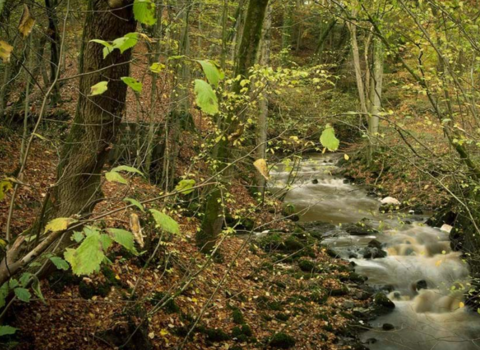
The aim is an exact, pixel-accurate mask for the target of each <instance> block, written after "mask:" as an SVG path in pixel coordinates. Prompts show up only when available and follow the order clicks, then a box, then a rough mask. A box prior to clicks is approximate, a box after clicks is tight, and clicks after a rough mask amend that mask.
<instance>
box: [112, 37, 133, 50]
mask: <svg viewBox="0 0 480 350" xmlns="http://www.w3.org/2000/svg"><path fill="white" fill-rule="evenodd" d="M137 42H138V34H137V33H128V34H125V35H124V36H122V37H121V38H117V39H115V40H114V41H113V48H114V49H119V50H120V53H124V52H125V51H127V50H128V49H131V48H132V47H134V46H135V45H137Z"/></svg>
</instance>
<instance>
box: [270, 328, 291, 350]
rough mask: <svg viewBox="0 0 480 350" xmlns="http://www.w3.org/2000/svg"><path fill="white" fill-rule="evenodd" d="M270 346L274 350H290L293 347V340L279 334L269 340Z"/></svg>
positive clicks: (281, 333) (289, 336)
mask: <svg viewBox="0 0 480 350" xmlns="http://www.w3.org/2000/svg"><path fill="white" fill-rule="evenodd" d="M269 343H270V346H271V347H273V348H276V349H290V348H293V347H294V346H295V343H296V342H295V338H294V337H292V336H291V335H288V334H286V333H283V332H280V333H277V334H275V335H274V336H272V337H271V338H270V341H269Z"/></svg>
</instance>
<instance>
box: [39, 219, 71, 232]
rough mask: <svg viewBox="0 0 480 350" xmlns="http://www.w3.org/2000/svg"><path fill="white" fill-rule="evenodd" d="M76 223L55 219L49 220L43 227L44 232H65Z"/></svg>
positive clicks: (69, 220)
mask: <svg viewBox="0 0 480 350" xmlns="http://www.w3.org/2000/svg"><path fill="white" fill-rule="evenodd" d="M75 222H77V220H75V219H72V218H56V219H53V220H50V221H49V222H48V224H47V225H45V232H49V231H51V232H58V231H65V230H66V229H67V228H68V226H70V225H71V224H73V223H75Z"/></svg>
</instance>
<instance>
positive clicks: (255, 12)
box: [196, 0, 268, 252]
mask: <svg viewBox="0 0 480 350" xmlns="http://www.w3.org/2000/svg"><path fill="white" fill-rule="evenodd" d="M267 6H268V0H250V1H249V4H248V10H247V16H246V18H245V26H244V29H243V35H242V40H241V43H240V47H239V50H238V55H237V57H236V62H235V73H234V76H235V77H237V76H239V75H240V76H242V77H244V78H246V77H247V76H248V71H249V69H250V68H251V67H252V66H253V65H254V64H255V61H256V58H257V52H258V48H259V46H260V41H261V38H262V28H263V22H264V19H265V13H266V9H267ZM240 89H241V86H240V81H237V83H236V84H235V85H234V87H233V92H235V93H236V94H239V93H240ZM234 117H236V118H234ZM241 120H242V116H241V115H240V112H239V111H234V112H232V113H230V114H229V116H228V117H227V118H226V120H225V121H224V123H223V125H225V128H224V129H225V130H224V134H225V135H226V137H223V138H222V139H221V140H220V141H219V142H218V144H217V146H216V147H215V149H214V155H213V157H214V158H215V159H216V160H217V161H218V164H219V166H218V167H217V169H216V170H218V171H220V172H221V174H220V177H219V179H218V182H219V183H220V185H218V186H216V187H214V188H211V189H210V191H209V193H208V194H207V199H206V204H205V216H204V219H203V221H202V226H201V229H200V231H199V232H198V233H197V235H196V241H197V245H198V247H200V248H201V250H202V251H203V252H210V251H211V250H212V249H213V248H214V246H215V243H216V241H217V237H218V235H219V234H220V232H221V230H222V223H223V219H224V214H223V205H222V189H221V187H223V185H224V175H225V174H223V173H224V171H223V170H225V167H228V166H229V163H230V162H231V160H232V154H231V150H232V149H233V148H234V146H233V141H234V138H233V135H237V136H238V131H239V129H240V128H241V127H240V123H241Z"/></svg>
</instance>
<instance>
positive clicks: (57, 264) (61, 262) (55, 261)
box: [50, 256, 68, 271]
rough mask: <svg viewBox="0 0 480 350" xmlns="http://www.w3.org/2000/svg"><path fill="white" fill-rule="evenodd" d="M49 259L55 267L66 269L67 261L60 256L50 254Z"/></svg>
mask: <svg viewBox="0 0 480 350" xmlns="http://www.w3.org/2000/svg"><path fill="white" fill-rule="evenodd" d="M50 260H51V261H52V263H53V264H54V265H55V267H56V268H57V269H59V270H64V271H67V270H68V264H67V262H66V261H65V260H63V259H62V258H60V257H59V256H52V257H51V258H50Z"/></svg>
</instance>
